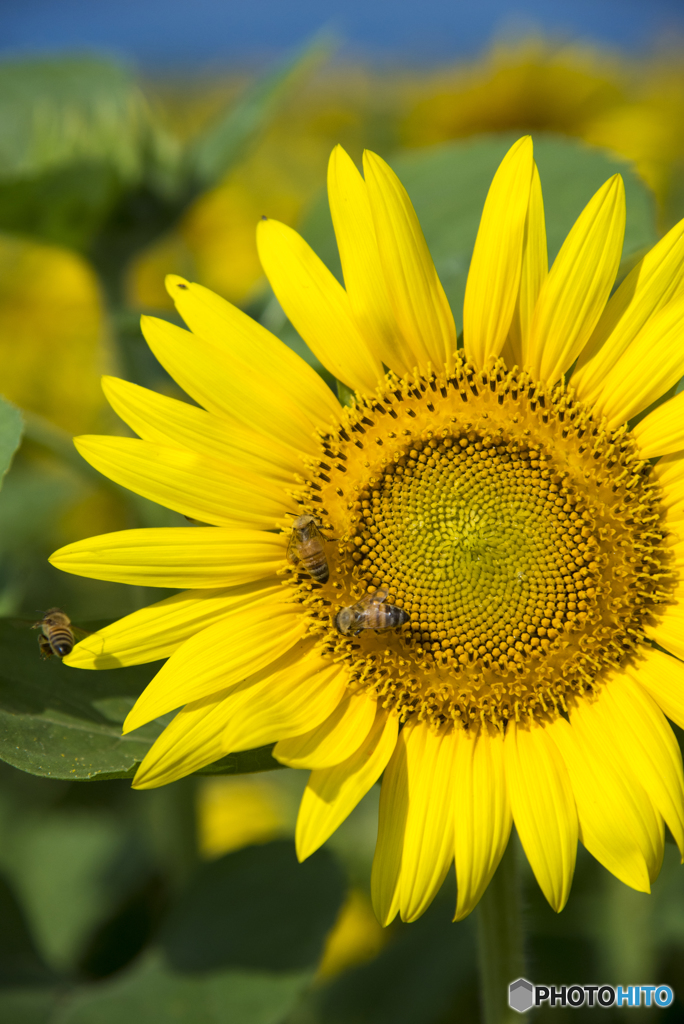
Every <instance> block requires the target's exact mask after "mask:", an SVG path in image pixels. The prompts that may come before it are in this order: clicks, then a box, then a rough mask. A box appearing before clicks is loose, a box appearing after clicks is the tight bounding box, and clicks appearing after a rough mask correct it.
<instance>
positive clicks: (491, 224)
mask: <svg viewBox="0 0 684 1024" xmlns="http://www.w3.org/2000/svg"><path fill="white" fill-rule="evenodd" d="M533 168H534V160H533V156H532V139H531V137H530V136H529V135H526V136H525V137H524V138H522V139H519V140H518V141H517V142H516V143H515V144H514V145H513V146H511V148H510V149H509V151H508V153H507V154H506V156H505V157H504V158H503V160H502V161H501V163H500V165H499V169H498V170H497V172H496V174H495V175H494V179H493V181H492V184H491V185H490V187H489V192H488V193H487V199H486V200H485V204H484V210H483V211H482V218H481V220H480V227H479V229H478V232H477V238H476V240H475V248H474V249H473V256H472V259H471V261H470V270H469V271H468V281H467V283H466V290H465V299H464V302H463V345H464V348H465V354H466V358H467V359H468V360H469V362H471V363H474V364H475V366H484V365H486V363H488V361H489V359H490V357H492V356H498V355H499V353H500V352H501V349H502V348H503V345H504V342H505V340H506V336H507V334H508V331H509V328H510V326H511V321H512V319H513V313H514V311H515V307H516V303H517V300H518V293H519V291H520V276H521V271H522V263H523V245H524V238H525V225H526V222H527V211H528V206H529V202H530V186H531V183H532V172H533Z"/></svg>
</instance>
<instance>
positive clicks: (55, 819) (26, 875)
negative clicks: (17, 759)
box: [0, 807, 130, 1019]
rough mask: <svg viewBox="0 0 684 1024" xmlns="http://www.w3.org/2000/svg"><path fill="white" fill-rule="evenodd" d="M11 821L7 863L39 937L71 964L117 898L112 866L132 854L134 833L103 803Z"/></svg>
mask: <svg viewBox="0 0 684 1024" xmlns="http://www.w3.org/2000/svg"><path fill="white" fill-rule="evenodd" d="M6 824H7V826H8V833H9V834H8V835H6V836H4V837H3V841H2V847H1V850H0V855H1V857H2V864H3V869H4V870H5V871H6V872H7V875H8V877H10V878H11V879H12V883H13V885H14V887H15V890H16V893H17V896H18V897H20V899H21V904H22V906H23V908H24V910H25V912H26V915H27V918H28V920H29V922H30V924H31V929H32V932H33V935H34V937H35V940H36V943H37V945H38V947H39V949H40V950H41V952H42V954H43V956H44V957H45V959H46V961H47V962H48V963H49V964H50V966H51V967H52V968H53V969H55V970H60V971H62V970H69V969H73V967H74V966H75V963H76V961H77V960H78V958H79V956H80V954H81V951H82V948H83V944H84V941H85V940H86V939H87V937H88V936H89V935H90V934H91V932H92V930H93V928H95V926H96V925H97V924H98V922H99V921H101V920H102V918H103V917H104V915H106V914H109V913H111V911H112V909H113V907H114V905H115V902H116V897H117V895H118V894H117V893H116V892H115V891H114V890H115V887H114V886H113V885H112V884H111V881H110V878H109V877H108V872H110V871H111V868H112V865H113V864H114V863H115V862H116V860H117V859H119V860H120V859H121V858H122V857H123V855H124V852H127V853H128V855H129V857H130V849H126V841H127V840H128V839H129V836H128V835H127V833H126V831H125V829H122V827H121V824H120V823H119V822H118V821H117V819H116V817H115V816H114V815H111V814H108V813H107V812H106V810H104V809H101V808H97V807H90V808H89V809H88V811H87V813H84V812H83V811H82V810H74V809H73V808H71V809H68V810H66V811H56V810H53V809H50V810H46V809H45V808H43V809H42V810H41V811H39V812H36V810H35V809H34V810H32V811H31V812H30V813H27V814H24V813H22V812H21V809H20V810H19V811H18V812H17V811H16V810H15V812H14V813H13V814H10V815H8V817H7V819H6ZM16 980H17V981H18V982H20V983H21V982H23V980H24V979H23V978H21V977H19V978H17V979H16ZM43 980H45V979H43ZM0 1019H2V1018H0Z"/></svg>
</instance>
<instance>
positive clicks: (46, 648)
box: [38, 635, 52, 661]
mask: <svg viewBox="0 0 684 1024" xmlns="http://www.w3.org/2000/svg"><path fill="white" fill-rule="evenodd" d="M38 647H39V649H40V656H41V658H42V659H43V661H47V659H48V658H51V657H52V648H51V647H50V644H49V642H48V640H47V637H44V636H42V635H41V636H39V637H38Z"/></svg>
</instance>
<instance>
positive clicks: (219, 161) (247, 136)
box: [186, 39, 330, 188]
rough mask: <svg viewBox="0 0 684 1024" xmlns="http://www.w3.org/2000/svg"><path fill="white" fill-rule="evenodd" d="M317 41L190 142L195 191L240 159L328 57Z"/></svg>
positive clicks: (262, 80)
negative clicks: (284, 102) (295, 87)
mask: <svg viewBox="0 0 684 1024" xmlns="http://www.w3.org/2000/svg"><path fill="white" fill-rule="evenodd" d="M329 52H330V46H329V44H327V43H325V42H322V41H321V40H320V39H317V40H315V41H314V42H313V43H312V44H310V45H309V46H307V47H306V48H305V49H304V51H299V52H298V53H296V54H295V55H294V57H292V58H291V59H290V60H288V61H286V62H285V63H284V64H282V65H281V66H280V67H277V68H276V69H275V71H272V72H270V73H269V74H266V75H264V76H263V77H262V78H260V79H258V80H257V81H256V82H255V83H254V84H253V85H252V86H251V87H249V88H248V89H247V90H246V91H245V92H244V94H243V95H242V96H241V97H240V99H239V100H238V101H237V103H235V104H234V105H233V106H231V107H230V108H229V109H228V110H227V111H226V112H225V113H224V114H222V115H221V116H220V117H219V118H218V119H217V120H216V121H215V122H214V124H213V125H212V126H211V127H210V128H209V129H208V130H207V131H206V132H205V133H204V134H203V135H201V136H200V137H199V138H198V139H196V140H195V141H194V143H192V144H191V145H190V147H189V149H188V152H187V157H186V160H187V169H188V172H189V176H190V178H191V179H192V180H194V181H195V182H196V183H197V186H198V188H206V187H207V186H209V185H213V184H214V183H215V182H216V181H218V180H219V178H221V177H222V176H223V175H224V174H225V173H226V171H228V170H229V168H230V167H231V166H233V165H234V164H235V163H237V161H238V160H240V159H241V158H242V156H243V155H244V153H245V151H246V150H247V148H248V147H249V145H250V144H251V143H252V142H253V141H254V140H255V139H256V137H257V136H258V135H259V134H260V132H262V131H263V129H264V127H265V126H266V124H267V123H268V121H269V120H270V119H271V117H272V116H273V114H274V112H275V110H276V108H277V106H278V104H279V103H281V102H282V99H283V97H284V96H285V95H286V94H287V93H289V92H290V90H291V89H292V87H293V85H295V84H296V83H297V82H299V81H301V80H302V78H303V77H304V76H305V75H308V74H310V73H311V71H312V70H313V68H314V67H316V66H317V65H318V64H320V62H321V61H322V60H323V59H324V58H325V57H326V56H327V55H328V54H329Z"/></svg>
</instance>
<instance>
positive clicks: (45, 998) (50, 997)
mask: <svg viewBox="0 0 684 1024" xmlns="http://www.w3.org/2000/svg"><path fill="white" fill-rule="evenodd" d="M58 1004H59V993H57V992H55V991H52V990H50V989H30V988H27V989H22V988H16V989H3V990H0V1020H1V1021H3V1022H4V1024H52V1021H53V1020H54V1017H53V1013H54V1010H55V1008H56V1007H57V1005H58Z"/></svg>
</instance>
